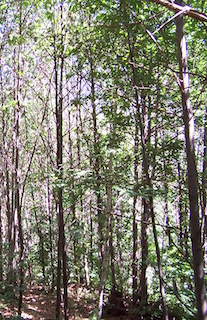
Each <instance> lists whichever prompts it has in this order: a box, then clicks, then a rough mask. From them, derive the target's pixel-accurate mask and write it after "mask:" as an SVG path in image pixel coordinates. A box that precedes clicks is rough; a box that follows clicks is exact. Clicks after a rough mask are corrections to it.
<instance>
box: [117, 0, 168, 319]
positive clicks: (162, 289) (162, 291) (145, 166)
mask: <svg viewBox="0 0 207 320" xmlns="http://www.w3.org/2000/svg"><path fill="white" fill-rule="evenodd" d="M120 4H121V7H123V20H124V25H125V27H126V31H127V41H128V46H129V52H130V62H131V68H132V82H133V85H134V95H135V101H136V110H137V117H138V123H139V129H140V138H141V146H142V155H143V172H144V175H145V178H146V181H147V185H148V188H149V190H151V193H152V191H153V185H152V181H151V178H150V175H149V163H148V158H147V153H146V146H145V140H146V139H145V132H144V128H143V120H142V117H141V111H140V104H139V95H138V91H137V86H138V84H137V82H136V70H135V67H134V65H135V62H136V61H135V59H134V52H133V46H132V44H131V40H130V32H129V25H128V17H127V13H126V7H125V2H124V0H120ZM142 103H143V101H142ZM149 212H150V216H151V221H152V229H153V236H154V241H155V247H156V255H157V266H158V275H159V283H160V294H161V298H162V308H163V317H164V319H165V320H168V319H169V317H168V308H167V304H166V296H165V287H164V279H163V272H162V264H161V256H160V249H159V243H158V238H157V231H156V224H155V215H154V207H153V197H152V196H151V195H150V196H149Z"/></svg>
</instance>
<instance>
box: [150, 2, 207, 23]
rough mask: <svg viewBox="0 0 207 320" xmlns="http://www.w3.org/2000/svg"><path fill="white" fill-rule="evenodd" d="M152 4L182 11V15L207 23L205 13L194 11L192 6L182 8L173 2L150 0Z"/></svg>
mask: <svg viewBox="0 0 207 320" xmlns="http://www.w3.org/2000/svg"><path fill="white" fill-rule="evenodd" d="M149 1H150V2H154V3H157V4H160V5H162V6H164V7H166V8H168V9H169V10H172V11H175V12H179V11H182V13H183V14H184V15H186V16H189V17H191V18H194V19H196V20H199V21H203V22H207V15H206V14H204V13H203V12H199V11H197V10H194V9H192V8H191V7H190V6H184V7H183V6H180V5H178V4H175V3H173V2H169V1H166V0H149Z"/></svg>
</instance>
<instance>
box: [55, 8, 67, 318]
mask: <svg viewBox="0 0 207 320" xmlns="http://www.w3.org/2000/svg"><path fill="white" fill-rule="evenodd" d="M60 23H61V48H60V53H59V52H58V50H57V47H56V45H57V44H56V38H55V37H54V48H55V51H54V69H55V90H56V94H55V105H56V137H57V157H56V159H57V170H58V180H59V183H60V185H59V186H58V191H57V213H58V269H57V304H56V320H60V318H61V315H60V300H61V299H60V297H61V270H62V271H63V289H64V295H63V301H64V319H65V320H68V318H69V308H68V292H67V282H68V279H67V256H66V246H65V230H64V217H63V187H62V185H61V181H62V179H63V133H62V130H63V66H64V56H63V51H64V48H63V46H64V44H63V3H62V2H61V4H60ZM59 54H60V56H59V57H60V58H59V59H58V55H59ZM58 60H59V64H58ZM58 68H60V74H59V75H60V79H59V81H58Z"/></svg>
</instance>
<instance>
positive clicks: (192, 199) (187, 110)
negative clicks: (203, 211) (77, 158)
mask: <svg viewBox="0 0 207 320" xmlns="http://www.w3.org/2000/svg"><path fill="white" fill-rule="evenodd" d="M177 4H180V5H181V4H182V1H181V0H177ZM175 22H176V37H177V49H178V61H179V70H180V89H181V97H182V107H183V120H184V126H185V139H186V154H187V168H188V191H189V204H190V228H191V241H192V252H193V268H194V281H195V294H196V305H197V312H198V313H197V319H198V320H204V319H205V320H206V319H207V303H206V285H205V280H204V270H203V267H204V266H203V250H202V242H201V226H200V221H199V219H200V218H199V206H198V182H197V171H196V163H195V152H194V117H193V110H192V107H191V103H190V97H189V75H188V64H187V44H186V39H185V34H184V20H183V15H179V16H178V17H177V18H176V20H175Z"/></svg>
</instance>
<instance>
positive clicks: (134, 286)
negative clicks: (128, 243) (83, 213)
mask: <svg viewBox="0 0 207 320" xmlns="http://www.w3.org/2000/svg"><path fill="white" fill-rule="evenodd" d="M134 121H135V124H134V127H135V134H134V197H133V253H132V299H133V303H134V304H135V303H136V302H137V298H138V292H137V249H138V248H137V197H138V196H137V193H138V143H139V136H138V133H139V128H138V122H137V111H136V112H135V117H134Z"/></svg>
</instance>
